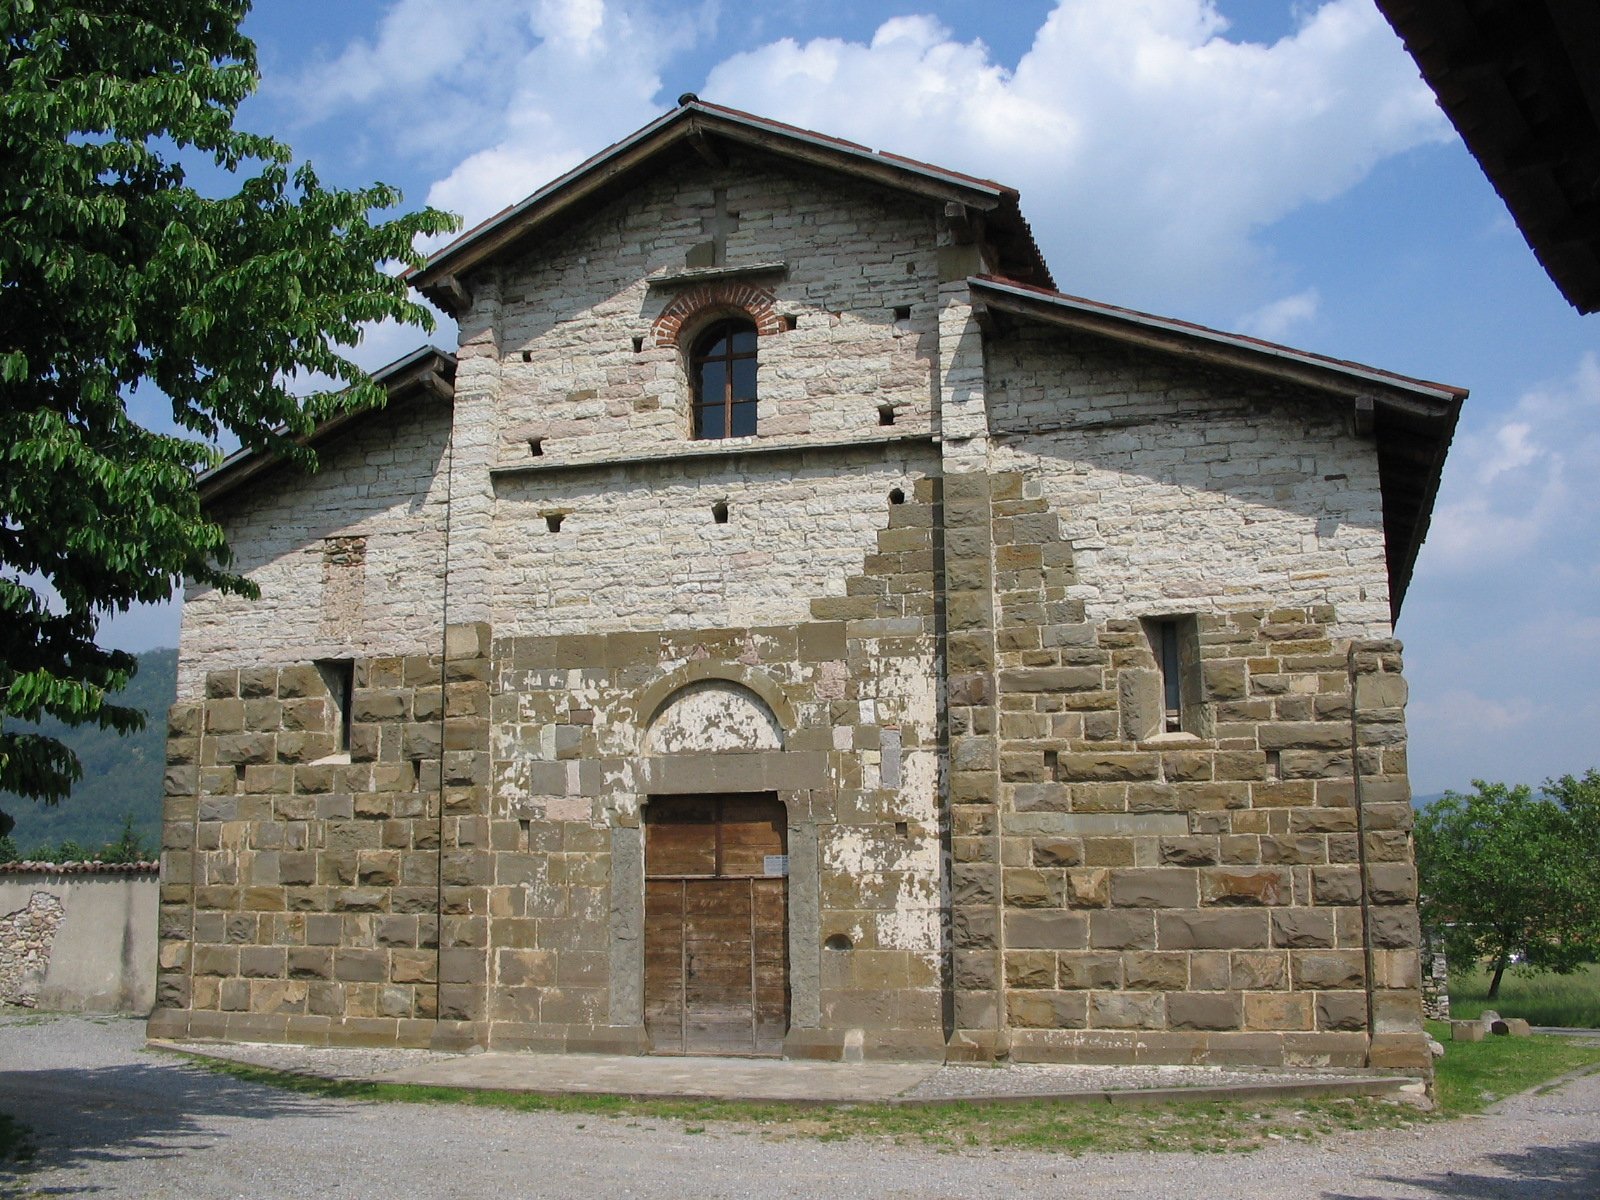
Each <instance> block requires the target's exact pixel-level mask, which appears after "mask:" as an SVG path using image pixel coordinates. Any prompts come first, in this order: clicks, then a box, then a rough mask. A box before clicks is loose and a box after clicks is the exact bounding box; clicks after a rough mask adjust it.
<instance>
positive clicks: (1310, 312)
mask: <svg viewBox="0 0 1600 1200" xmlns="http://www.w3.org/2000/svg"><path fill="white" fill-rule="evenodd" d="M1321 303H1322V296H1321V293H1319V292H1318V291H1317V289H1316V288H1307V289H1306V290H1305V291H1303V292H1296V293H1295V294H1294V295H1292V296H1284V297H1282V298H1281V299H1278V300H1274V301H1272V302H1271V303H1270V304H1264V305H1262V306H1261V307H1260V308H1258V309H1256V310H1255V311H1254V312H1252V313H1247V314H1245V315H1244V316H1242V317H1240V318H1239V321H1238V328H1239V332H1240V333H1247V334H1249V335H1250V336H1251V337H1258V338H1265V339H1266V340H1267V341H1269V342H1281V341H1283V339H1284V338H1285V337H1287V336H1288V334H1289V333H1290V331H1292V330H1293V329H1294V328H1295V327H1296V326H1297V325H1304V324H1306V323H1307V322H1308V321H1314V320H1316V317H1317V309H1318V308H1319V307H1320V305H1321Z"/></svg>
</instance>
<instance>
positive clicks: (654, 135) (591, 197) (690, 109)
mask: <svg viewBox="0 0 1600 1200" xmlns="http://www.w3.org/2000/svg"><path fill="white" fill-rule="evenodd" d="M725 143H727V144H734V145H739V146H744V147H747V148H751V149H756V150H763V151H767V152H769V153H772V154H776V155H779V156H781V157H786V158H789V159H793V160H797V161H800V162H802V163H805V164H807V165H809V166H813V167H818V168H821V169H823V170H828V171H833V172H837V173H840V174H844V175H848V176H851V177H853V178H856V179H860V180H862V181H864V182H868V183H873V184H877V185H879V186H882V187H886V188H890V189H894V190H897V191H901V192H906V193H910V194H913V195H918V196H922V197H924V198H926V199H928V200H930V201H942V202H944V203H956V204H961V205H963V206H965V207H967V208H970V209H973V210H976V211H978V212H981V213H986V214H987V213H992V214H994V215H995V219H997V220H1000V221H1002V222H1004V223H1005V224H1006V225H1007V226H1008V228H1007V230H1006V233H1007V234H1008V235H1009V236H1008V237H1007V241H1008V242H1009V243H1011V244H1014V245H1020V246H1021V248H1020V250H1019V251H1018V252H1019V253H1021V254H1023V255H1031V257H1033V258H1035V259H1037V264H1036V268H1035V269H1036V273H1037V274H1038V275H1039V277H1040V278H1041V279H1048V271H1047V269H1046V268H1045V267H1044V263H1043V260H1042V258H1039V257H1038V253H1037V247H1035V246H1032V245H1031V234H1028V233H1027V232H1026V225H1025V223H1022V221H1021V212H1020V208H1019V207H1018V203H1017V201H1018V197H1017V192H1016V191H1015V189H1012V188H1008V187H1005V186H1003V185H1001V184H998V183H994V182H992V181H990V180H984V179H978V178H976V177H974V176H968V175H963V174H960V173H959V172H954V171H946V170H943V169H942V168H939V167H935V166H933V165H931V164H928V163H920V162H917V161H915V160H913V159H909V158H902V157H900V156H898V155H892V154H885V153H881V152H878V151H874V150H870V149H868V148H867V147H865V146H859V145H857V144H855V143H853V142H845V141H841V140H839V139H836V138H830V137H826V136H824V135H822V134H818V133H813V132H811V131H809V130H804V129H798V128H795V127H793V126H788V125H782V124H779V123H777V122H773V121H768V120H765V119H763V118H760V117H756V116H753V115H751V114H749V113H742V112H739V111H738V110H736V109H728V108H723V107H721V106H719V105H712V104H706V103H704V102H703V101H699V100H695V101H691V102H689V103H687V104H684V105H683V106H681V107H679V108H677V109H674V110H673V111H672V112H669V113H667V114H665V115H663V116H662V117H660V118H658V119H657V120H655V121H652V122H651V123H650V124H648V125H646V126H644V127H643V128H642V129H640V130H638V131H637V132H636V133H633V134H631V135H630V136H628V137H626V138H624V139H623V140H622V141H620V142H617V143H616V144H615V145H613V146H610V147H608V148H607V149H605V150H603V151H601V152H600V153H599V154H597V155H595V156H594V157H593V158H591V159H589V160H588V161H587V162H584V163H581V164H579V165H578V166H577V167H575V168H573V169H572V170H571V171H569V172H567V173H566V174H565V175H563V176H561V177H560V178H559V179H556V180H554V181H553V182H551V183H549V184H547V185H546V186H544V187H542V188H540V189H539V190H538V191H536V192H534V193H533V194H532V195H531V196H529V197H528V198H527V199H526V200H523V201H521V202H520V203H518V204H515V205H512V206H511V207H510V208H507V209H505V210H504V211H502V212H500V213H497V214H496V215H495V216H493V217H490V218H489V219H488V220H486V221H484V222H482V223H481V224H479V225H477V226H475V227H474V228H472V229H470V230H468V231H467V232H466V233H464V234H462V235H461V236H460V237H458V238H457V239H456V240H455V241H454V242H452V243H451V244H450V245H448V246H446V247H445V248H444V249H442V250H440V251H439V252H438V253H437V254H435V255H433V256H432V257H431V258H430V260H429V262H428V265H427V266H426V267H424V268H423V269H422V270H420V271H413V272H410V273H408V275H407V279H408V280H409V282H410V283H411V285H412V286H413V287H415V288H416V289H417V290H418V291H420V292H421V293H422V294H423V295H424V296H426V297H427V298H428V299H429V300H430V301H432V302H433V303H434V304H436V305H438V306H439V307H440V308H442V309H444V310H445V311H447V312H450V313H451V314H453V315H459V313H460V312H461V311H463V310H464V308H465V307H466V306H467V305H468V304H469V303H470V291H469V289H468V287H467V286H466V282H465V281H466V279H467V276H468V275H470V273H471V272H472V271H473V270H475V269H476V268H477V267H479V266H481V265H482V264H483V263H485V262H486V261H488V260H489V259H491V258H493V257H495V256H496V255H498V254H500V253H502V252H504V251H506V250H507V249H509V248H511V247H513V246H515V245H516V244H518V243H519V242H522V241H523V240H524V239H527V238H530V237H533V236H536V235H537V234H538V233H539V231H540V230H541V229H544V228H546V227H548V226H551V225H553V224H556V223H558V222H559V221H560V220H561V219H563V218H565V217H568V216H570V215H571V214H572V213H573V212H574V211H577V210H580V206H583V205H587V204H591V203H593V202H595V201H596V200H597V199H599V198H601V197H603V196H605V195H607V194H609V193H610V192H611V191H612V190H613V189H615V188H617V187H619V186H625V185H626V183H627V181H628V180H630V179H631V178H633V177H634V176H635V174H637V173H638V172H640V171H643V170H646V169H648V168H649V166H650V165H651V164H652V163H654V162H655V161H656V160H657V159H658V158H659V157H660V156H662V155H663V154H665V153H667V152H669V151H672V150H674V149H676V148H684V149H687V150H688V151H690V152H692V153H695V154H698V155H700V156H701V157H702V158H707V159H708V160H712V161H714V160H715V159H716V158H717V157H718V155H719V146H720V145H721V144H725ZM1011 225H1020V226H1021V227H1020V229H1010V228H1009V226H1011Z"/></svg>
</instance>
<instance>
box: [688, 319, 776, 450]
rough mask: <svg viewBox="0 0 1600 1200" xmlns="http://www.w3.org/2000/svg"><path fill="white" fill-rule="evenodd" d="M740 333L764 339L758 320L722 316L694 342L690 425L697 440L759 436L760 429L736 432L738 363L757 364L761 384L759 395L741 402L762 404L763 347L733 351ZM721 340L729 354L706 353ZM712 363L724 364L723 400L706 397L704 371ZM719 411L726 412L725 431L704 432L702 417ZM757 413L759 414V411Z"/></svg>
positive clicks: (690, 364)
mask: <svg viewBox="0 0 1600 1200" xmlns="http://www.w3.org/2000/svg"><path fill="white" fill-rule="evenodd" d="M740 333H748V334H750V335H751V337H752V338H757V339H759V337H760V330H759V328H758V327H757V326H756V323H755V322H754V321H752V320H750V319H749V318H748V317H741V316H730V317H720V318H718V319H717V320H716V321H713V322H712V323H711V324H710V325H708V326H706V328H704V329H702V330H701V331H700V332H699V333H697V334H696V335H695V338H694V341H693V342H692V343H690V351H689V381H690V385H691V388H692V390H693V400H692V403H691V405H690V412H689V426H690V433H691V434H692V436H693V437H694V438H695V439H696V440H699V441H720V440H723V439H725V438H731V437H753V436H754V435H755V433H756V430H751V432H750V433H748V434H744V433H741V434H735V433H734V432H733V408H734V404H735V398H734V394H733V364H734V363H736V362H744V361H749V362H751V363H754V364H755V365H756V369H757V372H758V383H757V387H756V391H757V395H755V396H751V397H749V398H748V400H746V399H743V398H741V399H739V400H738V401H737V402H738V403H750V404H759V393H760V384H759V371H760V357H759V354H760V352H759V348H757V347H752V348H751V349H750V350H747V351H746V350H739V351H736V350H735V349H734V348H733V340H734V337H735V335H736V334H740ZM719 339H725V341H726V343H727V349H726V351H725V352H724V353H722V354H710V353H706V352H705V348H706V347H709V346H711V345H713V344H715V343H716V342H717V341H718V340H719ZM708 363H721V364H722V365H723V372H722V395H721V396H720V397H715V398H712V397H707V396H706V395H705V391H704V386H705V381H704V373H703V368H704V367H705V365H706V364H708ZM717 410H720V411H721V413H722V432H721V433H705V432H702V429H703V428H704V423H703V421H702V419H701V414H702V413H705V412H707V411H717ZM757 411H758V412H759V408H758V410H757Z"/></svg>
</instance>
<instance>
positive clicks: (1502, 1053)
mask: <svg viewBox="0 0 1600 1200" xmlns="http://www.w3.org/2000/svg"><path fill="white" fill-rule="evenodd" d="M1503 987H1504V985H1502V989H1503ZM1428 1031H1429V1032H1430V1033H1431V1034H1433V1036H1434V1037H1436V1038H1438V1039H1439V1040H1440V1041H1441V1042H1442V1043H1443V1044H1444V1057H1443V1058H1442V1059H1440V1060H1439V1062H1438V1065H1437V1067H1436V1069H1435V1074H1434V1089H1435V1096H1436V1099H1437V1100H1438V1102H1439V1115H1441V1116H1445V1117H1456V1116H1462V1115H1465V1114H1467V1113H1475V1112H1482V1111H1483V1110H1484V1109H1485V1108H1487V1107H1489V1105H1491V1104H1493V1103H1494V1102H1495V1101H1496V1100H1503V1099H1504V1098H1505V1097H1507V1096H1514V1095H1516V1094H1517V1093H1518V1092H1525V1091H1527V1090H1528V1089H1529V1088H1532V1087H1536V1086H1538V1085H1539V1084H1541V1083H1544V1082H1546V1081H1548V1080H1551V1079H1555V1078H1556V1077H1557V1076H1560V1075H1565V1074H1567V1073H1568V1072H1569V1071H1577V1070H1581V1069H1583V1068H1585V1067H1591V1068H1594V1069H1596V1070H1600V1046H1588V1045H1584V1044H1582V1043H1581V1042H1578V1041H1575V1040H1573V1039H1571V1038H1561V1037H1547V1036H1535V1037H1526V1038H1512V1037H1491V1038H1486V1039H1484V1040H1483V1041H1481V1042H1452V1041H1451V1040H1450V1027H1449V1026H1448V1025H1445V1024H1443V1023H1442V1022H1437V1021H1429V1022H1428Z"/></svg>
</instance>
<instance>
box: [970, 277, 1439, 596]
mask: <svg viewBox="0 0 1600 1200" xmlns="http://www.w3.org/2000/svg"><path fill="white" fill-rule="evenodd" d="M968 282H969V284H970V286H971V288H972V294H973V303H974V307H975V308H976V309H977V311H978V313H979V316H980V320H981V321H982V322H983V323H985V324H990V325H992V324H993V319H992V316H991V314H994V313H1004V314H1008V315H1009V316H1012V317H1015V318H1019V319H1023V320H1030V321H1035V322H1040V323H1043V324H1047V325H1051V326H1054V327H1056V328H1062V329H1071V330H1074V331H1077V332H1079V333H1086V334H1090V335H1093V336H1097V337H1102V338H1107V339H1109V340H1112V341H1116V342H1120V343H1123V344H1126V345H1133V346H1137V347H1139V348H1141V349H1146V350H1152V351H1156V352H1158V353H1162V354H1165V355H1170V356H1172V357H1175V358H1181V359H1184V360H1186V361H1189V362H1193V363H1197V364H1201V365H1205V366H1208V367H1213V368H1223V369H1227V370H1231V371H1239V372H1244V373H1246V374H1250V375H1254V376H1257V377H1259V378H1263V379H1266V380H1272V381H1276V382H1279V383H1283V384H1289V385H1293V386H1295V387H1299V388H1304V389H1308V390H1311V391H1315V392H1320V393H1322V394H1323V395H1326V396H1328V397H1330V398H1332V399H1336V400H1339V401H1341V402H1343V403H1346V404H1348V405H1349V406H1350V407H1349V413H1350V416H1351V421H1352V429H1353V431H1354V432H1357V433H1361V434H1363V435H1365V434H1370V435H1371V436H1372V437H1374V438H1375V439H1376V441H1377V443H1378V451H1379V470H1380V485H1381V487H1382V489H1383V501H1384V523H1385V531H1384V532H1385V537H1386V542H1387V556H1388V564H1387V565H1388V574H1389V608H1390V616H1391V618H1392V619H1394V620H1398V619H1399V615H1400V606H1401V603H1402V602H1403V601H1404V599H1405V593H1406V589H1407V587H1408V586H1409V584H1410V581H1411V573H1412V569H1413V567H1414V566H1415V564H1416V558H1417V553H1418V551H1420V550H1421V548H1422V542H1423V539H1424V538H1425V537H1426V535H1427V530H1428V524H1429V522H1430V520H1431V518H1432V512H1433V503H1434V499H1435V498H1436V496H1437V495H1438V490H1439V480H1440V478H1441V476H1442V474H1443V471H1444V460H1445V454H1446V452H1447V451H1448V450H1449V447H1450V441H1451V438H1452V437H1453V436H1454V433H1455V426H1456V421H1457V419H1458V418H1459V416H1460V412H1461V403H1462V401H1463V400H1465V399H1466V396H1467V391H1466V389H1465V388H1459V387H1453V386H1450V385H1448V384H1441V383H1433V382H1430V381H1428V380H1423V379H1413V378H1410V377H1408V376H1403V375H1396V374H1392V373H1390V372H1387V371H1380V370H1378V369H1376V368H1374V367H1368V366H1364V365H1362V364H1360V363H1352V362H1346V361H1343V360H1339V359H1331V358H1326V357H1323V356H1321V355H1316V354H1311V353H1308V352H1306V351H1303V350H1295V349H1293V348H1292V347H1288V346H1280V345H1276V344H1274V343H1271V342H1264V341H1261V340H1259V339H1256V338H1249V337H1244V336H1242V335H1239V334H1231V333H1224V332H1222V331H1220V330H1214V329H1207V328H1205V327H1204V326H1200V325H1193V324H1190V323H1189V322H1185V321H1176V320H1173V319H1171V318H1167V317H1158V316H1154V315H1152V314H1150V313H1141V312H1135V311H1133V310H1131V309H1123V308H1117V307H1115V306H1112V305H1105V304H1100V303H1097V302H1095V301H1092V300H1085V299H1083V298H1081V297H1075V296H1064V295H1061V294H1059V293H1049V292H1045V291H1042V290H1041V289H1038V288H1032V287H1027V286H1025V285H1019V284H1016V283H1014V282H1011V281H1007V280H997V279H990V278H974V279H971V280H969V281H968Z"/></svg>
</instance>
